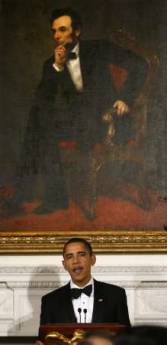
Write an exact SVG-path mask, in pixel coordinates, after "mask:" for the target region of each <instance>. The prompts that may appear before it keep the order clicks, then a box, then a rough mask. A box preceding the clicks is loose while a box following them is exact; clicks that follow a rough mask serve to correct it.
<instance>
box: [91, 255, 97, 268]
mask: <svg viewBox="0 0 167 345" xmlns="http://www.w3.org/2000/svg"><path fill="white" fill-rule="evenodd" d="M95 263H96V255H95V254H92V262H91V264H92V266H93V265H94V264H95Z"/></svg>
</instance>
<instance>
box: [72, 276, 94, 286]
mask: <svg viewBox="0 0 167 345" xmlns="http://www.w3.org/2000/svg"><path fill="white" fill-rule="evenodd" d="M90 284H92V286H94V280H93V278H92V277H91V279H90V280H89V281H88V283H87V284H86V285H84V286H82V287H81V286H78V285H76V284H75V283H74V282H73V281H72V280H70V288H71V289H73V288H76V289H83V288H85V287H86V286H87V285H90Z"/></svg>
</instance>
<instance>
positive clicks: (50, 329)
mask: <svg viewBox="0 0 167 345" xmlns="http://www.w3.org/2000/svg"><path fill="white" fill-rule="evenodd" d="M125 327H126V326H125V325H120V324H116V323H56V324H47V325H43V326H41V327H40V330H39V335H40V339H41V341H42V342H43V343H44V344H45V345H77V343H78V341H79V340H81V339H82V338H83V337H84V334H85V332H88V331H93V330H94V331H95V330H107V331H111V332H112V333H113V334H116V333H118V332H119V331H121V329H123V328H125Z"/></svg>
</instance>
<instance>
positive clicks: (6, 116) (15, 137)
mask: <svg viewBox="0 0 167 345" xmlns="http://www.w3.org/2000/svg"><path fill="white" fill-rule="evenodd" d="M67 5H70V6H72V7H74V8H75V9H77V10H78V11H79V12H80V13H81V14H82V18H83V24H84V25H83V35H82V37H83V38H85V39H87V38H90V39H91V38H102V37H105V38H110V37H111V32H112V31H113V30H117V29H120V28H123V29H125V30H126V31H128V32H130V33H132V34H133V35H134V36H135V37H136V39H137V40H138V41H139V42H142V45H143V46H144V47H147V48H148V47H149V48H150V49H152V50H153V51H154V52H155V54H157V55H158V56H159V58H160V69H159V73H158V79H157V82H156V85H155V87H154V89H153V93H152V97H151V99H150V106H149V126H148V139H147V150H146V164H147V168H148V172H149V183H150V185H151V187H153V188H154V189H155V190H157V191H159V192H160V193H162V194H163V193H165V192H167V178H166V171H167V140H166V136H165V132H166V128H167V116H166V111H165V109H166V91H167V83H166V75H167V66H166V63H167V60H166V52H167V48H166V37H167V30H166V26H167V24H166V18H167V6H166V4H165V1H162V0H161V1H158V0H94V1H90V0H84V1H78V0H71V1H70V0H69V1H68V0H64V1H62V0H60V1H55V0H2V1H1V2H0V11H1V47H0V49H1V62H0V68H1V85H0V87H1V103H0V123H1V130H0V170H1V177H0V178H1V181H0V183H1V184H3V183H6V182H8V181H9V180H10V178H11V177H12V176H13V175H14V173H15V171H16V166H17V162H18V160H19V154H20V149H21V144H22V140H23V137H24V131H25V126H26V122H27V117H28V113H29V110H30V107H31V102H32V97H33V93H34V90H35V88H36V86H37V84H38V82H39V80H40V76H41V70H42V65H43V62H44V61H45V59H47V58H48V57H49V56H50V55H51V54H52V50H53V42H52V39H51V34H50V26H49V17H50V14H51V11H52V9H53V8H55V7H63V6H67Z"/></svg>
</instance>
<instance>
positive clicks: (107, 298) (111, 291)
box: [40, 280, 130, 325]
mask: <svg viewBox="0 0 167 345" xmlns="http://www.w3.org/2000/svg"><path fill="white" fill-rule="evenodd" d="M63 322H64V323H72V322H74V323H75V322H76V319H75V314H74V310H73V306H72V300H71V295H70V284H67V285H65V286H63V287H61V288H59V289H57V290H54V291H52V292H51V293H49V294H47V295H45V296H43V297H42V306H41V320H40V324H41V325H44V324H47V323H63ZM92 322H93V323H96V322H97V323H104V322H111V323H112V322H115V323H120V324H125V325H129V324H130V321H129V315H128V308H127V300H126V294H125V290H124V289H123V288H121V287H118V286H116V285H111V284H106V283H103V282H99V281H96V280H94V308H93V317H92Z"/></svg>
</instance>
